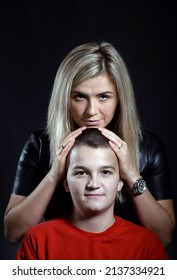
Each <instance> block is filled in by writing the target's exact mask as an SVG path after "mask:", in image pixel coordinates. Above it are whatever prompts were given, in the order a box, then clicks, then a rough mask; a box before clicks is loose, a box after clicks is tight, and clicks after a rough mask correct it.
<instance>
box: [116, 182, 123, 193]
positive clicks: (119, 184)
mask: <svg viewBox="0 0 177 280" xmlns="http://www.w3.org/2000/svg"><path fill="white" fill-rule="evenodd" d="M123 184H124V183H123V181H122V180H119V183H118V186H117V191H118V192H120V191H121V190H122V187H123Z"/></svg>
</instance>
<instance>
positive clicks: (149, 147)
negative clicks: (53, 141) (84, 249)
mask: <svg viewBox="0 0 177 280" xmlns="http://www.w3.org/2000/svg"><path fill="white" fill-rule="evenodd" d="M48 171H49V142H48V138H47V135H46V134H45V132H44V130H40V131H36V132H34V133H32V134H31V136H30V137H29V139H28V140H27V142H26V144H25V146H24V149H23V151H22V153H21V156H20V159H19V162H18V166H17V172H16V177H15V181H14V186H13V193H15V194H18V195H23V196H28V195H29V194H30V193H31V192H32V191H33V190H34V189H35V187H36V186H37V185H38V184H39V182H40V181H41V180H42V179H43V177H44V176H45V175H46V174H47V172H48ZM140 173H141V175H142V177H143V178H144V179H145V181H146V183H147V186H148V189H149V190H150V192H151V193H152V195H153V196H154V198H155V199H156V200H164V199H171V198H172V197H173V196H172V190H171V182H170V175H169V167H168V159H167V156H166V152H165V149H164V146H163V144H162V142H161V140H160V139H159V137H158V136H156V135H155V134H153V133H151V132H150V131H148V130H146V129H144V130H143V141H142V143H141V146H140ZM124 190H125V193H126V196H127V197H126V201H125V202H124V203H123V204H120V203H119V202H118V201H117V202H116V204H115V214H117V215H119V216H121V217H123V218H125V219H127V220H130V221H133V222H137V221H136V217H135V214H134V210H133V206H132V202H131V198H130V196H129V194H128V192H127V191H126V185H125V187H124ZM71 209H72V202H71V198H70V195H69V194H68V193H66V192H65V191H64V188H63V185H61V186H58V188H57V189H56V192H55V193H54V195H53V198H52V200H51V202H50V204H49V206H48V208H47V210H46V214H45V218H46V219H51V218H53V217H56V216H58V215H63V214H66V213H68V212H70V211H71Z"/></svg>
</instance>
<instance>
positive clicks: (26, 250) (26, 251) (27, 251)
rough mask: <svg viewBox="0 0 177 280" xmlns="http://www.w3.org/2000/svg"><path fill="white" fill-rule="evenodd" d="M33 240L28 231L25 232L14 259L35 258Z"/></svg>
mask: <svg viewBox="0 0 177 280" xmlns="http://www.w3.org/2000/svg"><path fill="white" fill-rule="evenodd" d="M33 245H34V244H33V241H32V239H31V236H30V234H29V233H26V235H25V237H24V239H23V241H22V243H21V245H20V248H19V249H18V251H17V255H16V260H36V259H37V258H36V254H35V250H34V246H33Z"/></svg>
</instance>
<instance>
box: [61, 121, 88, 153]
mask: <svg viewBox="0 0 177 280" xmlns="http://www.w3.org/2000/svg"><path fill="white" fill-rule="evenodd" d="M84 129H86V127H85V126H83V127H80V128H78V129H76V130H75V131H73V132H71V133H70V134H69V135H68V136H66V138H64V140H63V141H62V144H61V143H60V144H59V146H58V149H60V148H62V149H64V148H65V147H66V146H67V145H68V143H69V142H70V141H71V140H72V139H75V138H76V137H77V136H79V135H80V134H81V133H82V131H83V130H84Z"/></svg>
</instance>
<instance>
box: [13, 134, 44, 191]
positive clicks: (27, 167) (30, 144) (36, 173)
mask: <svg viewBox="0 0 177 280" xmlns="http://www.w3.org/2000/svg"><path fill="white" fill-rule="evenodd" d="M48 147H49V144H48V139H47V135H46V134H45V132H44V131H43V130H40V131H37V132H33V133H32V134H31V135H30V137H29V138H28V140H27V142H26V144H25V146H24V148H23V150H22V152H21V155H20V158H19V161H18V165H17V170H16V176H15V180H14V186H13V191H12V192H13V193H15V194H18V195H23V196H27V195H29V194H30V193H31V192H32V191H33V190H34V188H35V187H36V186H37V185H38V184H39V183H40V181H41V180H42V179H43V177H44V176H45V175H46V174H47V172H48V170H49V149H48Z"/></svg>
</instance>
